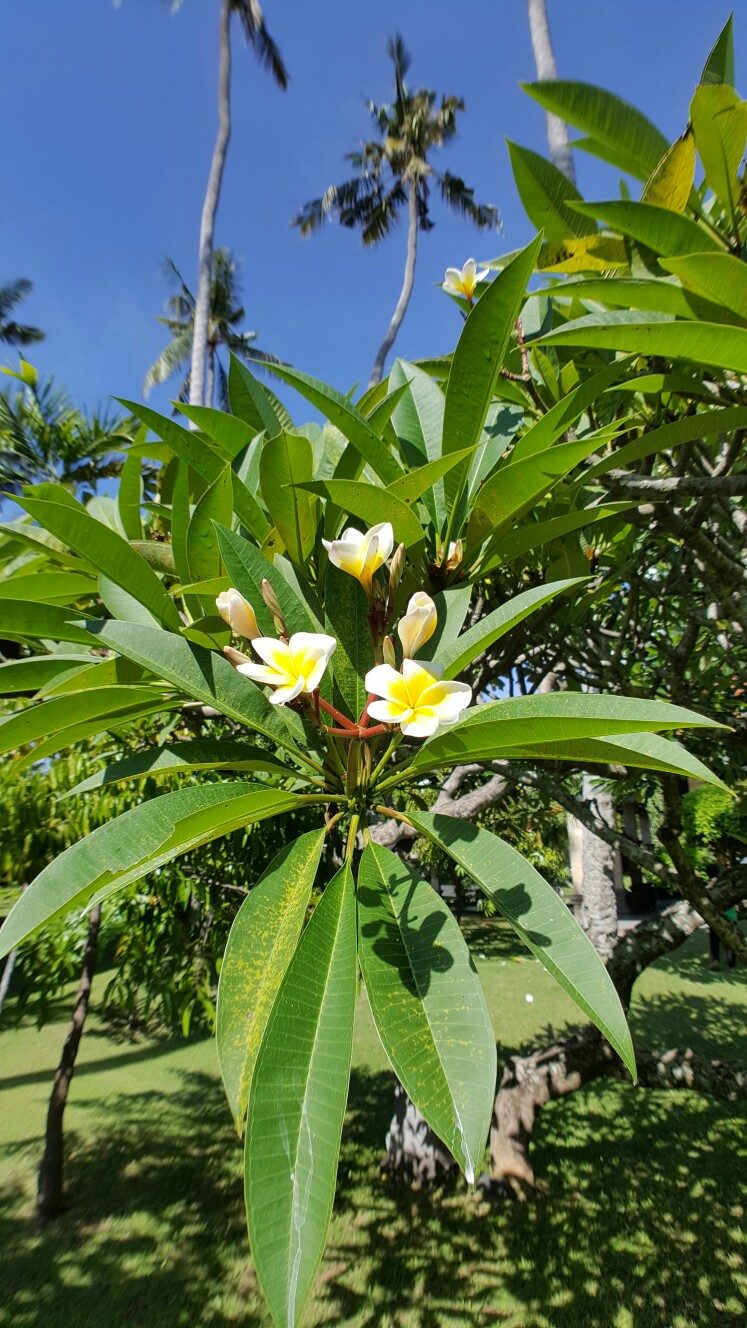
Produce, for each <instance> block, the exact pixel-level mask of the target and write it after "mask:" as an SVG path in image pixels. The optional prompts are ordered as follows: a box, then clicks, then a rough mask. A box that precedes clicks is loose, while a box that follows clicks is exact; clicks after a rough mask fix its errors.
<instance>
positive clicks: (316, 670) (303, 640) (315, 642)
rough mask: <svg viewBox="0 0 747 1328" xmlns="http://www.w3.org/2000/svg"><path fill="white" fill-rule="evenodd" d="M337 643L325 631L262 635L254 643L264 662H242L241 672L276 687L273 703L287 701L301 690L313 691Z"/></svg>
mask: <svg viewBox="0 0 747 1328" xmlns="http://www.w3.org/2000/svg"><path fill="white" fill-rule="evenodd" d="M336 645H337V642H336V640H335V638H334V637H333V636H325V634H324V633H323V632H295V633H294V634H293V636H292V637H291V638H290V640H289V641H276V640H275V639H274V638H273V637H270V636H260V637H257V638H255V640H253V641H252V646H253V647H254V649H255V650H256V652H257V654H258V655H259V657H260V659H261V660H263V661H264V663H262V664H255V663H253V661H251V660H250V661H249V662H248V663H246V664H239V665H238V672H239V673H243V674H244V676H245V677H246V678H251V680H252V682H258V683H262V684H264V685H265V686H268V687H274V688H275V690H274V692H272V694H271V696H270V700H271V702H272V704H273V705H286V704H287V702H288V701H293V700H295V698H296V697H297V696H300V695H301V693H302V692H313V691H314V690H315V689H316V688H317V687H318V686H319V683H320V682H321V680H322V675H323V673H324V670H325V669H326V667H327V664H328V663H329V660H330V657H331V655H332V652H333V651H334V648H335V646H336Z"/></svg>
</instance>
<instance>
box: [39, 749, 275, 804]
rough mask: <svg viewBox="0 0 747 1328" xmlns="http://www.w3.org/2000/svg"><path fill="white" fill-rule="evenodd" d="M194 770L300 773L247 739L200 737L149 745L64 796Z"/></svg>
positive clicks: (81, 783)
mask: <svg viewBox="0 0 747 1328" xmlns="http://www.w3.org/2000/svg"><path fill="white" fill-rule="evenodd" d="M194 770H238V771H242V770H251V771H262V772H264V773H266V774H273V775H280V776H281V777H284V778H285V779H289V778H290V779H298V778H299V777H301V776H299V772H298V771H297V770H293V769H291V768H290V767H289V766H285V765H281V764H280V762H279V761H277V760H275V759H274V758H273V756H272V754H271V753H270V752H265V751H262V749H261V748H260V747H251V746H250V745H249V743H247V742H237V741H235V740H234V739H231V738H212V739H211V738H200V739H196V740H195V741H189V740H188V741H184V742H172V743H164V744H163V746H159V747H146V748H145V750H144V751H142V752H135V753H134V755H133V756H126V757H124V759H123V760H121V761H114V762H113V764H112V765H106V766H104V767H103V768H102V769H101V770H97V771H96V773H95V774H93V775H89V776H88V778H87V779H83V780H81V782H80V783H79V784H76V785H75V787H74V788H71V789H70V790H69V791H68V792H67V793H66V794H65V795H64V796H65V797H66V798H71V797H72V796H73V795H74V794H78V793H88V792H90V790H91V789H96V788H106V787H108V786H109V785H110V784H123V783H125V781H127V780H130V779H145V778H146V777H151V776H153V775H174V774H181V773H182V772H191V771H194Z"/></svg>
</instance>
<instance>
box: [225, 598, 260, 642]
mask: <svg viewBox="0 0 747 1328" xmlns="http://www.w3.org/2000/svg"><path fill="white" fill-rule="evenodd" d="M215 607H216V608H217V610H218V612H219V614H220V616H221V618H222V619H223V621H224V622H227V623H228V626H229V627H230V628H231V631H232V632H235V634H236V636H243V637H244V638H245V640H247V641H254V640H256V638H257V637H258V636H261V635H262V633H261V632H260V630H259V627H258V626H257V619H256V617H255V614H254V609H253V608H252V606H251V604H250V603H249V601H248V600H247V599H244V596H243V595H242V594H241V593H240V592H239V591H238V590H235V589H234V587H233V586H231V588H230V590H223V591H221V593H220V595H219V596H218V598H217V599H216V601H215Z"/></svg>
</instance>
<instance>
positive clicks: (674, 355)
mask: <svg viewBox="0 0 747 1328" xmlns="http://www.w3.org/2000/svg"><path fill="white" fill-rule="evenodd" d="M537 340H538V341H541V342H542V344H543V345H545V346H593V347H594V348H595V349H596V350H624V351H631V352H634V353H636V354H638V355H646V356H651V355H663V356H666V357H667V358H668V359H683V360H693V361H694V362H695V363H696V364H700V363H704V364H712V365H716V367H717V368H721V369H734V370H735V371H736V372H737V373H747V328H741V327H724V326H722V325H719V324H715V323H672V322H666V321H665V322H659V321H653V320H649V321H647V322H641V320H640V316H639V315H638V314H636V313H628V312H625V311H620V312H619V313H605V314H589V315H587V317H585V318H577V319H575V320H574V321H573V322H571V323H566V324H565V325H564V326H563V327H561V328H558V329H557V330H556V331H554V332H545V333H540V335H539V336H538V337H537Z"/></svg>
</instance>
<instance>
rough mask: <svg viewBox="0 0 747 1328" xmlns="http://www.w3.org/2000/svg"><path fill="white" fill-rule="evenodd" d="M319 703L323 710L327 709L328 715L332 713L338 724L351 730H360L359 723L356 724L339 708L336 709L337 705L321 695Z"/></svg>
mask: <svg viewBox="0 0 747 1328" xmlns="http://www.w3.org/2000/svg"><path fill="white" fill-rule="evenodd" d="M319 705H320V706H321V708H322V710H326V712H327V714H328V715H331V716H332V718H333V719H336V720H337V722H338V724H341V725H342V727H343V729H347V730H350V731H351V732H357V731H358V725H357V724H354V723H353V721H352V720H350V719H348V718H347V716H345V715H342V714H340V711H339V710H335V707H334V706H333V705H330V704H329V702H328V701H325V700H324V699H323V697H321V696H320V697H319ZM333 731H334V730H333Z"/></svg>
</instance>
